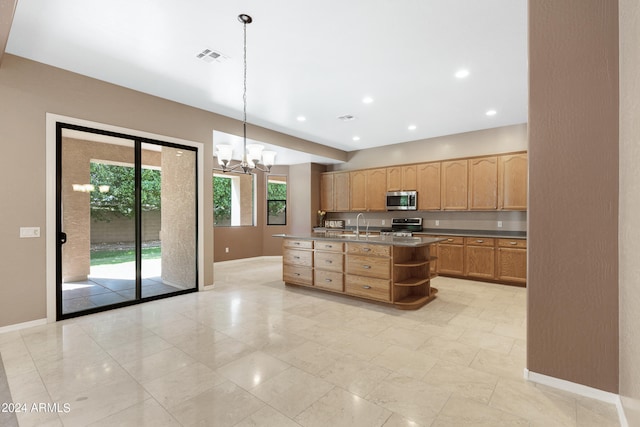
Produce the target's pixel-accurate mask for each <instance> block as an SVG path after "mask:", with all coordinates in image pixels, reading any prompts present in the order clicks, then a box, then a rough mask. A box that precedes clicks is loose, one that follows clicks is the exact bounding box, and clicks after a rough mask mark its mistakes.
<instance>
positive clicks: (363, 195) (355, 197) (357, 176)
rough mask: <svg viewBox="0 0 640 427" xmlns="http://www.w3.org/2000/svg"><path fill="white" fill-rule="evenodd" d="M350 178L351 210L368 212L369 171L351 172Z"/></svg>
mask: <svg viewBox="0 0 640 427" xmlns="http://www.w3.org/2000/svg"><path fill="white" fill-rule="evenodd" d="M349 176H350V184H351V188H350V193H351V197H350V199H351V210H352V211H364V210H367V171H364V170H360V171H353V172H349Z"/></svg>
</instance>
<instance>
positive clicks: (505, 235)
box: [313, 226, 527, 239]
mask: <svg viewBox="0 0 640 427" xmlns="http://www.w3.org/2000/svg"><path fill="white" fill-rule="evenodd" d="M355 229H356V228H355V227H351V226H348V227H345V228H344V229H328V228H323V227H315V228H314V229H313V230H314V231H315V232H319V233H322V232H324V231H331V232H335V233H339V232H346V233H348V232H354V231H355ZM360 229H361V230H362V227H360ZM369 231H370V232H372V233H377V232H379V231H380V227H370V228H369ZM361 234H363V233H361ZM413 235H414V236H416V237H419V236H463V237H485V238H497V239H526V238H527V232H526V231H500V230H458V229H446V228H424V229H423V230H422V231H421V232H417V233H413Z"/></svg>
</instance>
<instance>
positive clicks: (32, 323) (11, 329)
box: [0, 319, 47, 334]
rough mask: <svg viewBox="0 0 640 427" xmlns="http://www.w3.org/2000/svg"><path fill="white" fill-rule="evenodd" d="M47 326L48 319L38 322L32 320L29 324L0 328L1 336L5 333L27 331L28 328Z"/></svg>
mask: <svg viewBox="0 0 640 427" xmlns="http://www.w3.org/2000/svg"><path fill="white" fill-rule="evenodd" d="M46 324H47V319H38V320H31V321H29V322H23V323H16V324H14V325H7V326H2V327H0V334H4V333H5V332H14V331H19V330H21V329H27V328H32V327H34V326H41V325H46Z"/></svg>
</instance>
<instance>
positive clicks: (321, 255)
mask: <svg viewBox="0 0 640 427" xmlns="http://www.w3.org/2000/svg"><path fill="white" fill-rule="evenodd" d="M313 265H314V266H315V267H316V268H317V269H320V270H329V271H337V272H340V273H342V271H343V267H344V255H342V253H337V252H318V251H316V253H315V259H314V260H313Z"/></svg>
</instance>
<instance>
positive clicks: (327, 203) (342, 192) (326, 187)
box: [320, 172, 350, 212]
mask: <svg viewBox="0 0 640 427" xmlns="http://www.w3.org/2000/svg"><path fill="white" fill-rule="evenodd" d="M349 189H350V183H349V172H333V173H323V174H321V175H320V209H321V210H323V211H327V212H346V211H348V210H349V207H350V200H349V194H350V191H349Z"/></svg>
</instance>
